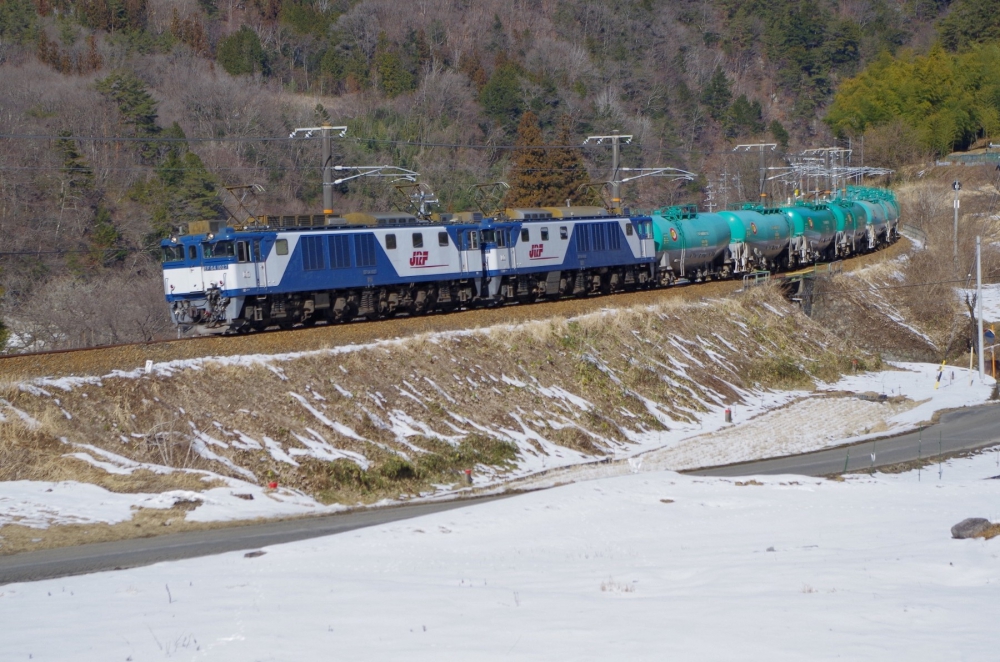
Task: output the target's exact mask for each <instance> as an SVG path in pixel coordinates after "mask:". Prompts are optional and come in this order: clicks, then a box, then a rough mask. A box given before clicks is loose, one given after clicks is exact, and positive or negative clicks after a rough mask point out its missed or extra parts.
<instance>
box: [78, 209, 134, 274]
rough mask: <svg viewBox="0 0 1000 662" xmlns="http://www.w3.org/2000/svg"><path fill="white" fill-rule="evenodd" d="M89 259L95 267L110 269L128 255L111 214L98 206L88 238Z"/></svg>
mask: <svg viewBox="0 0 1000 662" xmlns="http://www.w3.org/2000/svg"><path fill="white" fill-rule="evenodd" d="M88 245H89V250H90V253H89V257H90V262H91V264H93V265H95V266H102V267H110V266H112V265H114V264H116V263H120V262H121V261H123V260H124V259H125V256H126V255H127V254H128V253H127V251H126V250H125V248H124V247H123V246H122V235H121V232H119V231H118V228H117V227H115V224H114V222H113V221H112V220H111V212H109V211H108V208H107V207H105V206H104V205H98V207H97V213H96V214H94V222H93V225H92V227H91V228H90V230H89V237H88Z"/></svg>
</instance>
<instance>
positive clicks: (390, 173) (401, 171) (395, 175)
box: [332, 165, 420, 186]
mask: <svg viewBox="0 0 1000 662" xmlns="http://www.w3.org/2000/svg"><path fill="white" fill-rule="evenodd" d="M333 170H335V171H336V172H344V173H347V172H353V173H354V174H353V175H348V176H347V177H341V178H339V179H335V180H333V182H332V183H333V185H334V186H339V185H341V184H343V183H344V182H349V181H351V180H352V179H358V178H359V177H375V178H379V179H392V181H393V183H395V182H415V181H417V177H419V176H420V173H419V172H414V171H413V170H407V169H406V168H399V167H397V166H390V165H382V166H340V165H339V166H333Z"/></svg>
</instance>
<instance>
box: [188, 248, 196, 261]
mask: <svg viewBox="0 0 1000 662" xmlns="http://www.w3.org/2000/svg"><path fill="white" fill-rule="evenodd" d="M188 259H189V260H197V259H198V247H197V246H195V245H191V246H188Z"/></svg>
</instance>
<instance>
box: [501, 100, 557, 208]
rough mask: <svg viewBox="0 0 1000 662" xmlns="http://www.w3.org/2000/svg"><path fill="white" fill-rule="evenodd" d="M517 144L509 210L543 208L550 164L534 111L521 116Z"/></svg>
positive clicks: (508, 203)
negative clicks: (545, 184) (541, 206)
mask: <svg viewBox="0 0 1000 662" xmlns="http://www.w3.org/2000/svg"><path fill="white" fill-rule="evenodd" d="M516 145H517V150H516V151H515V152H514V158H513V159H512V164H511V165H512V167H511V173H510V182H509V183H510V190H508V191H507V195H506V197H505V198H504V203H505V204H506V205H507V206H508V207H537V206H540V205H541V204H542V197H543V195H544V191H543V187H544V173H545V169H546V168H547V167H548V165H549V164H548V160H547V155H546V150H545V141H544V140H542V130H541V129H540V128H539V126H538V117H537V116H536V115H535V114H534V113H533V112H531V111H530V110H529V111H528V112H526V113H524V114H523V115H521V122H520V123H519V124H518V126H517V141H516Z"/></svg>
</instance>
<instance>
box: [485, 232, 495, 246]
mask: <svg viewBox="0 0 1000 662" xmlns="http://www.w3.org/2000/svg"><path fill="white" fill-rule="evenodd" d="M496 240H497V233H496V230H483V243H484V244H493V243H496Z"/></svg>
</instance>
